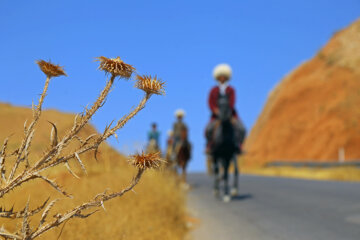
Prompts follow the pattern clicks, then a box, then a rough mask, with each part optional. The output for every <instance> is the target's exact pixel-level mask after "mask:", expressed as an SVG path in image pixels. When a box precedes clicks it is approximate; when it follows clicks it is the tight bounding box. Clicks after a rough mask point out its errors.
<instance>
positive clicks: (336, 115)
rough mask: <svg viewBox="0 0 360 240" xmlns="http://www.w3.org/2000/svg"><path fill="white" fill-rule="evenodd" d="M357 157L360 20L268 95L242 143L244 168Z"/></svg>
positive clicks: (359, 155)
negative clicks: (342, 155)
mask: <svg viewBox="0 0 360 240" xmlns="http://www.w3.org/2000/svg"><path fill="white" fill-rule="evenodd" d="M341 148H343V149H344V150H345V157H346V160H348V161H351V160H355V159H360V20H357V21H356V22H354V23H353V24H351V25H350V26H349V27H347V28H345V29H343V30H341V31H339V32H337V33H335V34H334V36H333V37H332V38H331V39H330V41H329V42H328V43H327V44H326V45H325V46H324V47H323V48H322V49H321V50H320V51H319V52H318V53H317V54H316V55H315V56H314V57H313V58H312V59H311V60H309V61H307V62H305V63H303V64H302V65H300V66H299V67H298V68H297V69H296V70H294V71H293V72H291V73H290V74H289V75H288V76H286V77H285V78H284V79H283V80H282V81H281V82H280V83H279V84H278V86H277V87H276V88H275V89H274V90H273V91H272V92H271V93H270V95H269V97H268V100H267V102H266V104H265V107H264V109H263V111H262V113H261V114H260V117H259V118H258V120H257V122H256V124H255V126H254V128H253V129H252V130H251V132H250V134H249V137H248V138H247V140H246V143H245V149H246V151H247V155H246V162H245V165H246V166H259V165H263V164H264V163H267V162H271V161H336V160H337V159H338V153H339V149H341Z"/></svg>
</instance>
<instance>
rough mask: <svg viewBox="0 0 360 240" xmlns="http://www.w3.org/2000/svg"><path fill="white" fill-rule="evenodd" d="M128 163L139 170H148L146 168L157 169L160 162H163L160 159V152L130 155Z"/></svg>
mask: <svg viewBox="0 0 360 240" xmlns="http://www.w3.org/2000/svg"><path fill="white" fill-rule="evenodd" d="M128 161H129V163H130V164H132V165H134V166H135V167H137V168H139V169H143V170H145V169H148V168H159V167H160V165H161V162H164V160H163V159H162V158H161V155H160V152H155V153H144V152H143V153H141V154H135V155H131V156H130V157H129V160H128Z"/></svg>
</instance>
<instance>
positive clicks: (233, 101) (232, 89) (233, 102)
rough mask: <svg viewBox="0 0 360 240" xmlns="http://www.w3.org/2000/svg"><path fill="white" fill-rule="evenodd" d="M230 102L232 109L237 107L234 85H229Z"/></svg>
mask: <svg viewBox="0 0 360 240" xmlns="http://www.w3.org/2000/svg"><path fill="white" fill-rule="evenodd" d="M227 91H228V95H229V103H230V107H231V109H235V90H234V88H232V87H228V90H227Z"/></svg>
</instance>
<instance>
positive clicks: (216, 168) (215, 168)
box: [212, 157, 220, 197]
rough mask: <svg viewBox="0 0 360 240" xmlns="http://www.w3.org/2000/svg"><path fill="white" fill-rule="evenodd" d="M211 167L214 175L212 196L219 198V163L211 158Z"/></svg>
mask: <svg viewBox="0 0 360 240" xmlns="http://www.w3.org/2000/svg"><path fill="white" fill-rule="evenodd" d="M212 167H213V173H214V195H215V196H216V197H217V196H219V184H220V177H219V163H218V161H217V159H216V158H215V157H214V158H213V164H212Z"/></svg>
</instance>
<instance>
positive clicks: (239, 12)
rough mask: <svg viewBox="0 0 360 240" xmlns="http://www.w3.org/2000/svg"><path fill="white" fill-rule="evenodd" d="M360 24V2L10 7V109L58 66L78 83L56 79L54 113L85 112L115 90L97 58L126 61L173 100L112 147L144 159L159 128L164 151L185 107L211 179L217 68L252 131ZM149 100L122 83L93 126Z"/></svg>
mask: <svg viewBox="0 0 360 240" xmlns="http://www.w3.org/2000/svg"><path fill="white" fill-rule="evenodd" d="M359 16H360V1H359V0H344V1H339V0H336V1H335V0H315V1H314V0H304V1H289V0H279V1H268V0H263V1H258V0H253V1H250V0H248V1H245V0H241V1H240V0H236V1H235V0H234V1H228V0H221V1H219V0H218V1H209V0H207V1H205V0H202V1H195V0H192V1H189V0H183V1H176V0H174V1H169V0H163V1H140V0H136V1H135V0H128V1H120V0H112V1H106V0H104V1H70V0H61V1H39V0H31V1H14V0H13V1H10V0H2V1H1V2H0V43H1V44H0V71H1V79H0V82H1V94H0V101H2V102H10V103H12V104H15V105H22V106H30V105H31V102H32V100H36V99H37V96H38V94H39V93H40V92H41V88H42V85H43V82H44V76H43V74H42V73H41V72H40V70H39V69H38V67H37V66H36V65H35V63H34V61H35V60H37V59H45V60H48V59H51V60H52V61H53V62H55V63H58V64H60V65H63V66H65V69H66V72H67V73H68V75H69V77H67V78H65V77H61V78H57V79H54V81H53V82H52V85H51V87H50V89H49V95H48V98H47V100H46V103H45V107H46V108H56V109H60V110H62V111H66V112H79V111H81V110H82V109H83V107H84V106H86V105H87V104H89V103H91V102H92V100H94V99H95V97H96V96H97V94H98V92H99V90H100V89H101V88H102V86H103V85H104V83H105V77H104V75H103V73H102V72H100V71H97V70H96V68H97V66H98V65H97V63H95V62H94V61H93V60H94V57H97V56H101V55H103V56H107V57H116V56H120V57H122V58H123V59H124V60H125V61H126V62H128V63H130V64H133V65H134V66H135V67H136V68H137V70H138V71H139V72H140V73H143V74H157V75H158V76H159V77H161V78H162V79H163V80H165V81H166V82H167V95H166V96H165V97H160V96H154V97H153V99H151V101H150V102H149V104H148V106H147V108H146V109H144V110H143V111H142V112H141V113H140V114H139V115H138V116H137V117H136V118H135V119H133V120H132V121H131V122H130V123H129V124H128V125H127V126H126V127H125V128H124V129H122V130H121V131H120V132H119V134H118V135H119V140H118V142H117V141H116V140H114V139H112V140H110V143H111V144H112V145H113V146H114V147H116V148H117V149H119V150H121V151H125V152H131V151H134V149H136V148H138V147H139V145H141V144H142V143H144V142H145V140H146V132H147V131H148V129H149V128H150V124H151V122H153V121H156V122H157V123H158V124H159V127H160V130H161V132H162V136H161V140H162V146H164V145H165V138H166V131H167V130H168V129H169V128H170V127H171V125H172V122H173V120H174V117H173V112H174V110H175V109H177V108H184V109H185V110H186V112H187V117H186V121H187V122H188V125H189V127H190V139H191V141H192V142H193V144H194V158H193V160H192V162H191V164H190V169H191V170H192V171H198V170H203V169H204V166H205V164H204V159H205V158H204V155H203V148H204V142H205V141H204V138H203V130H204V127H205V125H206V123H207V121H208V118H209V111H208V109H207V104H206V101H207V94H208V91H209V89H210V88H211V86H212V85H214V84H215V82H214V80H213V79H212V76H211V72H212V69H213V67H214V66H215V65H216V64H218V63H222V62H227V63H229V64H230V65H231V66H232V67H233V70H234V74H233V76H234V77H233V80H232V85H233V86H234V87H235V88H236V90H237V104H236V106H237V109H238V111H239V113H240V115H241V117H242V118H243V120H244V122H245V125H246V126H247V128H248V129H249V130H250V128H251V127H252V126H253V124H254V122H255V121H256V119H257V117H258V115H259V113H260V112H261V110H262V107H263V105H264V103H265V101H266V98H267V95H268V93H269V91H270V90H271V89H272V88H273V87H274V86H275V85H276V84H277V83H278V82H279V80H280V79H281V78H282V77H283V76H284V75H286V74H287V73H288V72H290V71H291V70H292V69H294V68H295V67H296V66H297V65H298V64H300V63H301V62H303V61H305V60H306V59H309V58H311V57H312V56H313V55H314V54H315V53H316V52H317V51H318V50H319V49H320V47H321V46H322V45H323V44H325V43H326V42H327V40H328V39H329V38H330V37H331V36H332V34H333V33H334V32H335V31H337V30H339V29H341V28H343V27H345V26H347V25H348V24H349V23H351V22H352V21H354V20H355V19H356V18H358V17H359ZM141 97H142V93H141V92H140V91H139V90H137V89H133V88H132V83H131V82H125V81H117V82H116V88H115V89H114V91H113V92H111V94H110V97H109V99H108V101H107V103H106V105H105V106H104V107H103V109H102V111H101V112H100V113H99V114H97V115H96V117H95V118H94V119H93V124H95V126H96V127H97V128H98V129H99V130H102V129H103V128H104V126H105V124H106V123H109V122H110V121H111V120H113V119H118V118H119V117H120V116H122V114H123V113H126V112H127V111H128V110H129V109H130V108H131V107H132V106H134V105H135V104H136V103H137V102H138V101H139V100H140V98H141Z"/></svg>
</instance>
